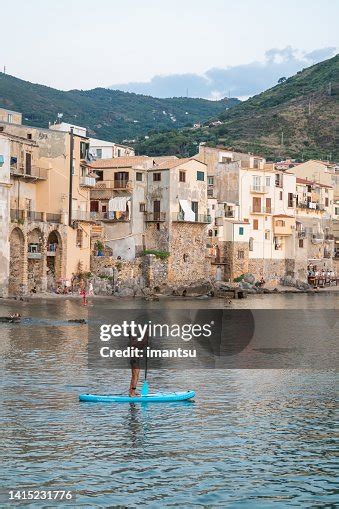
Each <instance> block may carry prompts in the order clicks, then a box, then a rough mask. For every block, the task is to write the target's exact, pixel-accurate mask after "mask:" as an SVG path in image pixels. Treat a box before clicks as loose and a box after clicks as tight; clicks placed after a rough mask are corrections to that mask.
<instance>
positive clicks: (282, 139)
mask: <svg viewBox="0 0 339 509" xmlns="http://www.w3.org/2000/svg"><path fill="white" fill-rule="evenodd" d="M281 146H282V147H283V146H284V131H281Z"/></svg>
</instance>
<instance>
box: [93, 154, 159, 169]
mask: <svg viewBox="0 0 339 509" xmlns="http://www.w3.org/2000/svg"><path fill="white" fill-rule="evenodd" d="M147 161H153V158H151V157H148V156H127V157H113V158H111V159H98V160H97V161H92V162H91V167H92V168H95V169H97V170H98V169H100V168H132V167H133V166H139V165H140V164H143V163H146V162H147Z"/></svg>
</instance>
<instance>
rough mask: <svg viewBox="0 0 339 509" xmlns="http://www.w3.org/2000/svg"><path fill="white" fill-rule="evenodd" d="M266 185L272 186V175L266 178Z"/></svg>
mask: <svg viewBox="0 0 339 509" xmlns="http://www.w3.org/2000/svg"><path fill="white" fill-rule="evenodd" d="M265 186H266V187H271V177H266V178H265Z"/></svg>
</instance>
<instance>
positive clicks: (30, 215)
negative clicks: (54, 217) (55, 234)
mask: <svg viewBox="0 0 339 509" xmlns="http://www.w3.org/2000/svg"><path fill="white" fill-rule="evenodd" d="M43 216H44V214H43V212H35V211H34V210H27V212H26V217H27V220H28V221H43V220H44V219H43Z"/></svg>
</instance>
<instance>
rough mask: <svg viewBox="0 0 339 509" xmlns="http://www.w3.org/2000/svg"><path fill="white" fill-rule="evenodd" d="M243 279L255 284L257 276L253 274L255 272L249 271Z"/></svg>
mask: <svg viewBox="0 0 339 509" xmlns="http://www.w3.org/2000/svg"><path fill="white" fill-rule="evenodd" d="M243 281H244V282H245V283H250V284H251V285H253V284H254V283H255V277H254V276H253V274H251V273H250V272H248V273H247V274H245V275H244V279H243Z"/></svg>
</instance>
